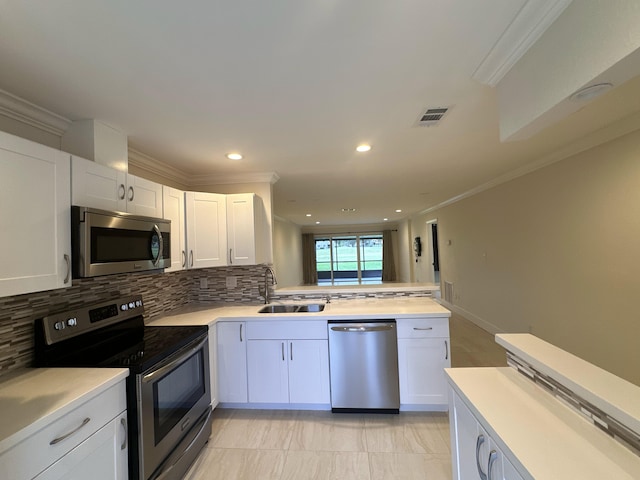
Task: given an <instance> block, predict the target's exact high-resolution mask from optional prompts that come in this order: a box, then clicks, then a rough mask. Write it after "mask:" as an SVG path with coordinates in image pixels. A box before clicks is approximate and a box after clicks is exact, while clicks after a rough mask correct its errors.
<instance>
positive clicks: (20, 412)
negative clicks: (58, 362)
mask: <svg viewBox="0 0 640 480" xmlns="http://www.w3.org/2000/svg"><path fill="white" fill-rule="evenodd" d="M128 375H129V370H128V369H126V368H25V369H21V370H18V371H16V372H14V373H12V374H10V375H7V376H6V377H3V380H2V382H1V383H0V412H2V414H1V416H0V419H1V420H0V452H3V451H4V450H6V449H7V448H10V447H12V446H13V445H16V444H17V443H19V442H20V441H22V440H24V439H25V438H27V437H29V436H30V435H32V434H33V433H35V432H37V431H38V430H40V429H42V428H43V427H44V426H46V425H48V424H49V423H51V422H53V421H54V420H56V419H58V418H60V417H62V416H63V415H66V414H67V413H69V412H71V411H73V410H74V409H75V408H77V407H78V406H80V405H82V404H83V403H85V402H87V401H88V400H90V399H91V398H93V397H95V396H96V395H98V394H100V393H102V392H104V391H105V390H107V389H108V388H109V387H111V386H113V385H115V384H117V383H118V382H119V381H121V380H124V379H125V378H126V377H127V376H128Z"/></svg>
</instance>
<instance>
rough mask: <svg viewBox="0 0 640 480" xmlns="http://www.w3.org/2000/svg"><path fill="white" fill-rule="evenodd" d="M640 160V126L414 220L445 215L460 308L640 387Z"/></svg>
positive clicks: (448, 267)
mask: <svg viewBox="0 0 640 480" xmlns="http://www.w3.org/2000/svg"><path fill="white" fill-rule="evenodd" d="M639 159H640V130H636V131H634V132H632V133H629V134H626V135H624V136H622V137H619V138H617V139H615V140H612V141H609V142H607V143H604V144H602V145H600V146H597V147H594V148H591V149H589V150H587V151H584V152H582V153H579V154H577V155H574V156H572V157H570V158H567V159H565V160H563V161H560V162H558V163H555V164H553V165H550V166H548V167H545V168H543V169H540V170H537V171H535V172H533V173H530V174H528V175H526V176H523V177H520V178H517V179H515V180H512V181H510V182H508V183H505V184H502V185H500V186H497V187H494V188H492V189H490V190H487V191H485V192H483V193H480V194H477V195H475V196H473V197H470V198H467V199H465V200H462V201H460V202H457V203H454V204H452V205H450V206H447V207H445V208H442V209H440V210H437V211H435V212H431V213H429V214H427V215H424V216H422V217H416V218H414V219H413V220H412V223H413V224H415V223H423V222H424V221H426V220H427V217H434V216H437V218H438V227H439V234H440V245H441V248H440V260H441V275H442V280H443V281H449V282H453V284H454V298H453V307H454V309H455V310H457V311H458V312H460V313H462V314H463V315H465V316H466V317H467V318H469V319H471V320H474V321H476V322H477V323H479V324H481V325H482V326H484V327H485V328H487V329H488V330H490V331H495V332H498V331H501V332H528V331H531V332H532V333H534V334H535V335H537V336H539V337H541V338H543V339H545V340H547V341H549V342H551V343H553V344H555V345H558V346H559V347H561V348H563V349H566V350H568V351H570V352H572V353H574V354H576V355H578V356H579V357H582V358H584V359H586V360H588V361H590V362H593V363H595V364H596V365H599V366H601V367H602V368H605V369H606V370H609V371H611V372H613V373H614V374H616V375H619V376H621V377H623V378H626V379H627V380H630V381H632V382H634V383H636V384H638V385H640V369H639V368H638V366H639V365H640V348H638V336H639V334H640V327H639V326H638V325H639V324H638V306H637V304H638V302H637V298H638V292H640V161H639ZM448 241H451V245H447V243H448Z"/></svg>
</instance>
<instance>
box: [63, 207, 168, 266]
mask: <svg viewBox="0 0 640 480" xmlns="http://www.w3.org/2000/svg"><path fill="white" fill-rule="evenodd" d="M170 252H171V220H165V219H162V218H153V217H143V216H139V215H132V214H130V213H123V212H109V211H105V210H98V209H95V208H89V207H79V206H75V205H74V206H72V207H71V253H72V259H73V261H72V264H73V276H74V278H78V277H96V276H99V275H111V274H114V273H127V272H140V271H144V270H157V269H162V268H166V267H169V266H170V265H171V253H170Z"/></svg>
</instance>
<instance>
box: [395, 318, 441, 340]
mask: <svg viewBox="0 0 640 480" xmlns="http://www.w3.org/2000/svg"><path fill="white" fill-rule="evenodd" d="M397 323H398V338H429V337H448V336H449V319H448V318H447V317H435V318H408V319H406V320H405V319H400V320H398V321H397Z"/></svg>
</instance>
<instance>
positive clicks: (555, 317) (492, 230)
mask: <svg viewBox="0 0 640 480" xmlns="http://www.w3.org/2000/svg"><path fill="white" fill-rule="evenodd" d="M586 3H589V2H586ZM595 3H597V2H595ZM589 5H591V4H590V3H589ZM578 7H579V5H576V2H574V3H572V5H571V6H570V8H572V9H573V10H577V9H578ZM623 7H629V8H630V10H629V11H627V12H626V14H624V15H620V17H624V16H625V15H626V16H627V17H628V18H634V16H633V15H634V11H633V8H632V6H631V4H630V3H625V2H621V3H620V6H619V8H623ZM585 8H586V7H585ZM603 8H604V9H605V10H607V7H603ZM601 13H602V14H600V15H599V17H598V18H600V19H601V20H600V21H602V22H603V23H606V22H605V21H604V20H602V19H603V18H608V17H607V16H606V13H607V12H601ZM636 13H637V12H636ZM585 30H590V31H591V30H593V29H590V28H587V27H585ZM614 30H617V29H612V31H614ZM4 31H5V32H6V31H7V30H4ZM619 31H620V32H626V33H629V32H632V31H633V29H632V28H631V27H627V28H626V29H625V28H620V29H619ZM621 35H623V33H621ZM629 36H630V37H632V38H633V35H632V34H631V33H629ZM576 37H579V38H583V39H585V35H576ZM586 40H588V38H587V39H586ZM602 43H603V44H604V43H605V42H602ZM621 43H624V42H621ZM6 45H7V44H6V43H5V47H6ZM607 45H608V44H607ZM592 53H593V52H592ZM594 54H595V53H594ZM618 55H619V58H622V57H623V56H624V55H620V54H618ZM598 73H599V72H598ZM589 80H591V78H589ZM7 82H8V80H7ZM3 85H4V82H3ZM637 85H638V81H637V79H632V80H630V81H629V82H628V83H625V84H622V85H620V86H619V87H617V88H616V89H614V90H613V91H612V92H609V93H608V94H607V96H606V97H603V98H601V99H596V100H594V102H593V104H590V105H587V106H586V107H584V108H583V109H582V110H581V111H580V112H576V113H575V114H573V118H571V117H570V118H568V119H566V120H564V121H561V122H560V123H559V124H557V125H556V126H555V127H554V129H552V130H555V132H551V133H549V132H547V137H549V136H551V137H552V133H556V134H558V135H559V136H561V135H565V136H564V137H563V140H562V142H561V141H557V142H556V143H555V145H556V146H557V148H555V149H552V150H546V151H545V150H538V153H539V155H538V157H537V158H536V160H538V166H540V165H547V166H545V167H544V168H540V169H538V170H535V171H533V168H532V167H531V168H532V171H531V172H530V173H529V174H528V175H522V176H520V177H518V178H515V176H514V177H513V179H510V181H505V182H504V183H501V184H497V183H496V184H495V186H494V185H491V184H490V183H491V182H490V180H492V179H493V178H494V177H491V176H488V175H487V176H484V177H478V178H483V179H486V181H487V183H488V184H489V185H487V187H489V186H493V188H488V189H486V190H484V191H482V192H480V193H477V194H476V195H473V196H470V197H468V198H464V199H462V200H460V201H458V202H456V203H451V204H450V205H447V206H443V207H441V208H437V209H434V210H432V211H430V212H427V213H424V214H419V213H416V214H413V215H412V216H411V217H410V218H407V219H401V220H400V221H399V223H398V234H397V235H398V240H399V241H398V243H399V244H402V245H410V243H411V241H412V240H413V237H415V236H420V235H422V236H424V225H425V224H426V222H427V221H429V220H431V219H434V218H437V219H438V224H439V227H440V229H441V231H440V233H441V238H442V243H441V245H442V248H441V263H442V275H443V282H449V283H451V284H452V285H453V289H452V292H453V298H450V299H449V305H447V304H445V306H448V307H449V308H450V309H452V310H453V311H454V312H456V313H458V314H461V315H463V316H465V317H466V318H469V319H471V320H473V321H474V322H476V323H478V324H480V325H482V326H483V327H484V328H485V329H486V330H488V331H489V332H491V333H497V332H528V331H531V332H532V333H534V334H536V335H538V336H540V337H541V338H544V339H546V340H548V341H550V342H551V343H553V344H555V345H558V346H561V347H562V348H564V349H566V350H568V351H571V352H572V353H575V354H576V355H578V356H579V357H581V358H585V359H587V360H589V361H591V362H593V363H595V364H597V365H599V366H601V367H603V368H605V369H606V370H609V371H612V372H614V373H615V374H616V375H618V376H620V377H622V378H626V379H627V380H629V381H632V382H633V383H635V384H638V383H639V382H640V379H639V378H638V377H637V375H638V372H637V369H636V368H634V367H635V365H637V364H638V353H637V348H636V346H635V342H634V338H635V335H634V334H635V333H637V327H636V326H635V322H634V321H633V313H632V312H633V309H632V308H633V298H634V292H635V291H636V290H637V286H638V283H637V277H636V276H635V275H634V273H635V271H636V269H635V268H634V267H636V266H637V265H638V261H637V258H636V257H635V256H634V254H633V252H634V251H635V250H634V248H633V247H634V246H635V245H636V244H637V243H638V242H637V240H638V239H639V237H640V235H639V234H638V228H637V226H638V223H637V220H636V218H637V215H635V214H636V211H635V207H634V206H635V205H638V201H637V198H636V196H637V193H636V192H637V190H638V189H637V188H636V184H637V182H636V181H635V180H636V179H637V177H638V176H637V167H636V165H635V164H636V162H634V158H635V156H636V154H637V150H638V135H637V129H638V126H637V121H638V120H637V116H636V115H635V113H636V112H637V111H638V106H637V103H636V102H637V98H638V95H635V92H636V91H637ZM7 90H8V91H10V92H12V93H14V94H16V93H17V90H15V89H9V88H7ZM27 98H28V97H27ZM13 101H14V102H16V101H17V100H16V99H13ZM523 101H524V100H523ZM34 103H36V104H37V103H38V102H34ZM31 108H33V105H31ZM608 108H611V109H617V110H616V111H615V113H614V114H613V117H609V118H610V120H608V121H607V123H603V124H597V126H598V127H599V128H596V129H593V130H592V132H593V133H592V134H588V135H582V136H573V137H572V135H575V133H573V131H572V130H571V128H572V126H573V125H574V124H576V123H580V122H588V121H589V120H592V119H593V118H598V117H599V116H600V114H601V113H603V110H605V111H606V110H607V109H608ZM453 112H455V110H452V115H453ZM17 116H18V115H17V114H15V113H14V114H11V115H9V114H8V113H7V114H3V116H2V118H1V120H2V124H1V125H2V130H5V131H8V132H10V133H14V134H18V135H19V136H25V137H27V138H31V139H32V140H36V141H40V142H41V143H45V144H48V143H51V142H54V143H55V139H56V134H55V133H52V130H53V131H54V132H55V129H52V128H50V127H49V128H46V129H43V128H38V127H34V126H33V124H34V123H35V124H37V125H40V126H42V123H38V122H35V121H31V123H24V122H23V121H19V120H16V117H17ZM21 118H24V117H21ZM451 118H452V119H453V116H452V117H451ZM602 118H604V117H602ZM611 118H612V119H611ZM591 125H593V124H591ZM444 126H445V125H444V124H443V125H441V126H439V127H438V128H441V127H444ZM567 138H569V139H571V140H572V141H571V142H567V141H566V140H567ZM547 139H548V138H547ZM537 140H538V141H541V140H540V138H538V139H537ZM58 141H59V137H58ZM505 148H506V149H509V148H511V149H513V148H515V147H513V144H510V145H509V144H508V145H507V147H505ZM374 151H375V148H374ZM132 157H136V154H134V155H132V154H130V155H129V162H130V165H129V169H130V171H131V172H133V173H134V174H136V175H138V176H141V177H145V178H149V179H151V180H154V179H156V180H157V178H156V175H159V174H158V173H157V171H154V170H152V169H151V168H150V167H149V168H148V170H146V171H145V170H144V169H143V168H142V166H143V165H146V164H145V160H147V161H148V157H145V156H144V155H143V154H140V153H139V152H138V154H137V160H133V159H132ZM560 159H562V161H557V160H560ZM556 161H557V162H556ZM554 162H556V163H554ZM513 167H514V168H515V167H522V169H521V172H520V173H528V172H527V165H526V163H525V162H523V161H522V162H521V163H519V164H514V165H513ZM405 175H407V176H408V175H410V173H406V174H405ZM508 177H509V175H506V174H505V179H504V180H506V179H508ZM246 180H247V181H246V184H245V185H243V186H241V187H238V188H239V189H236V190H233V189H234V188H236V187H235V186H231V185H223V186H222V187H221V188H220V189H218V192H219V193H244V192H246V191H253V192H256V193H259V194H261V196H262V197H263V198H265V199H268V198H270V197H269V196H268V195H266V194H262V192H263V191H267V192H270V191H271V189H275V188H276V187H277V183H276V185H275V186H274V185H272V184H270V181H269V180H266V181H264V180H263V179H260V180H263V181H259V182H258V184H257V185H256V184H255V182H254V180H255V178H251V177H248V178H247V179H246ZM282 180H284V179H282ZM161 183H164V181H163V182H161ZM251 183H253V184H254V185H251V186H249V187H248V186H247V184H251ZM278 183H280V181H279V182H278ZM479 183H482V182H476V183H475V184H473V185H470V186H469V189H468V190H471V186H473V187H475V186H477V185H478V184H479ZM178 186H180V185H178ZM257 187H259V188H261V190H260V191H258V190H257ZM284 198H285V199H286V198H287V197H284ZM444 200H445V199H444V198H443V199H442V201H444ZM275 201H277V199H275V198H274V204H275ZM425 205H426V203H425ZM621 206H623V208H621ZM276 212H277V209H276ZM283 218H284V217H280V218H275V219H274V221H273V224H274V265H275V266H276V271H277V272H276V273H277V274H278V279H279V283H280V284H283V285H286V284H287V283H288V282H287V278H294V277H295V274H290V273H288V272H287V267H288V266H289V264H288V263H285V262H283V261H282V257H283V256H284V253H285V251H284V250H281V249H279V248H278V247H277V245H279V243H277V242H282V243H286V241H287V240H288V239H289V238H290V235H283V232H284V233H285V234H286V232H291V230H293V231H294V232H293V235H294V236H295V234H296V232H297V231H299V230H300V229H299V227H296V226H295V225H292V224H291V223H289V222H287V221H283V220H282V219H283ZM449 242H450V243H449ZM399 254H400V255H404V256H405V258H404V259H403V260H402V261H400V262H399V268H400V270H401V271H400V272H399V273H400V278H401V279H403V280H404V281H411V280H415V279H416V274H417V273H418V272H420V271H421V270H419V269H420V268H423V265H422V264H421V263H417V264H416V262H415V261H414V259H413V258H412V253H411V249H410V247H409V246H407V248H404V249H400V250H399ZM227 268H228V269H229V270H227ZM292 269H293V267H292ZM412 270H413V278H412ZM202 273H204V272H202ZM202 273H200V272H199V273H192V272H182V273H173V274H171V276H160V278H156V277H152V280H153V284H154V285H153V288H152V287H150V286H149V283H150V282H149V278H147V277H146V275H138V276H134V277H132V278H129V277H127V278H115V279H110V280H105V279H102V280H100V279H97V280H89V281H84V280H83V281H82V282H79V284H78V286H74V287H73V288H72V294H73V295H78V296H81V295H87V297H86V298H87V301H88V302H89V301H99V300H100V296H99V292H100V289H113V290H112V291H116V290H118V291H119V290H127V289H131V290H134V289H136V288H137V287H139V288H140V289H142V291H143V296H144V298H145V300H146V306H147V309H148V311H147V314H148V315H149V316H151V317H152V318H153V317H155V316H158V315H159V314H160V312H162V311H163V310H165V309H166V308H167V306H168V305H171V306H173V305H175V306H179V305H181V304H184V303H186V302H187V301H188V300H190V296H191V295H194V296H200V295H203V296H209V298H211V297H218V295H220V297H218V298H221V299H222V300H226V299H227V298H228V299H232V298H233V296H234V295H232V294H231V292H228V291H227V289H226V286H225V282H226V277H227V276H235V277H237V280H238V284H239V285H240V286H241V287H244V286H246V288H247V290H248V291H247V294H248V296H250V297H251V298H252V299H254V300H255V299H257V284H256V283H255V282H257V280H256V279H257V278H260V277H261V275H262V273H263V272H262V269H259V268H254V267H251V266H247V267H224V268H222V269H211V270H210V271H206V275H203V274H202ZM203 277H204V278H206V279H207V288H205V289H202V288H201V285H202V282H201V278H203ZM245 279H246V281H245ZM131 283H134V284H135V285H133V286H132V285H131ZM290 284H293V283H290ZM443 286H444V283H443ZM443 290H444V289H443ZM52 292H53V291H52ZM160 292H161V293H160ZM236 293H237V292H236ZM446 300H447V299H445V301H446ZM451 300H452V301H451ZM66 301H67V299H66V298H64V295H59V294H58V293H55V292H53V293H49V294H47V295H42V294H41V295H35V294H34V295H29V296H28V298H23V297H19V298H10V299H2V300H1V302H2V306H3V307H2V308H3V326H6V328H8V329H9V331H10V332H11V333H10V335H9V336H8V337H10V338H7V337H3V339H2V341H3V345H7V346H6V347H4V348H5V349H8V351H9V352H10V353H9V354H8V355H7V357H6V359H5V360H3V368H4V366H5V365H7V366H11V365H16V364H17V365H20V364H22V365H24V363H25V362H26V361H27V360H28V358H29V351H28V344H29V342H30V340H31V330H30V329H31V318H33V315H34V313H35V312H42V310H43V309H45V308H46V306H48V305H51V306H52V307H53V308H57V309H59V310H62V309H64V304H65V302H66ZM9 304H11V307H10V308H9V307H8V305H9ZM7 308H9V310H10V313H9V314H8V315H7V316H5V314H4V312H6V311H7ZM25 345H27V347H26V348H25ZM21 362H22V363H21Z"/></svg>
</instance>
